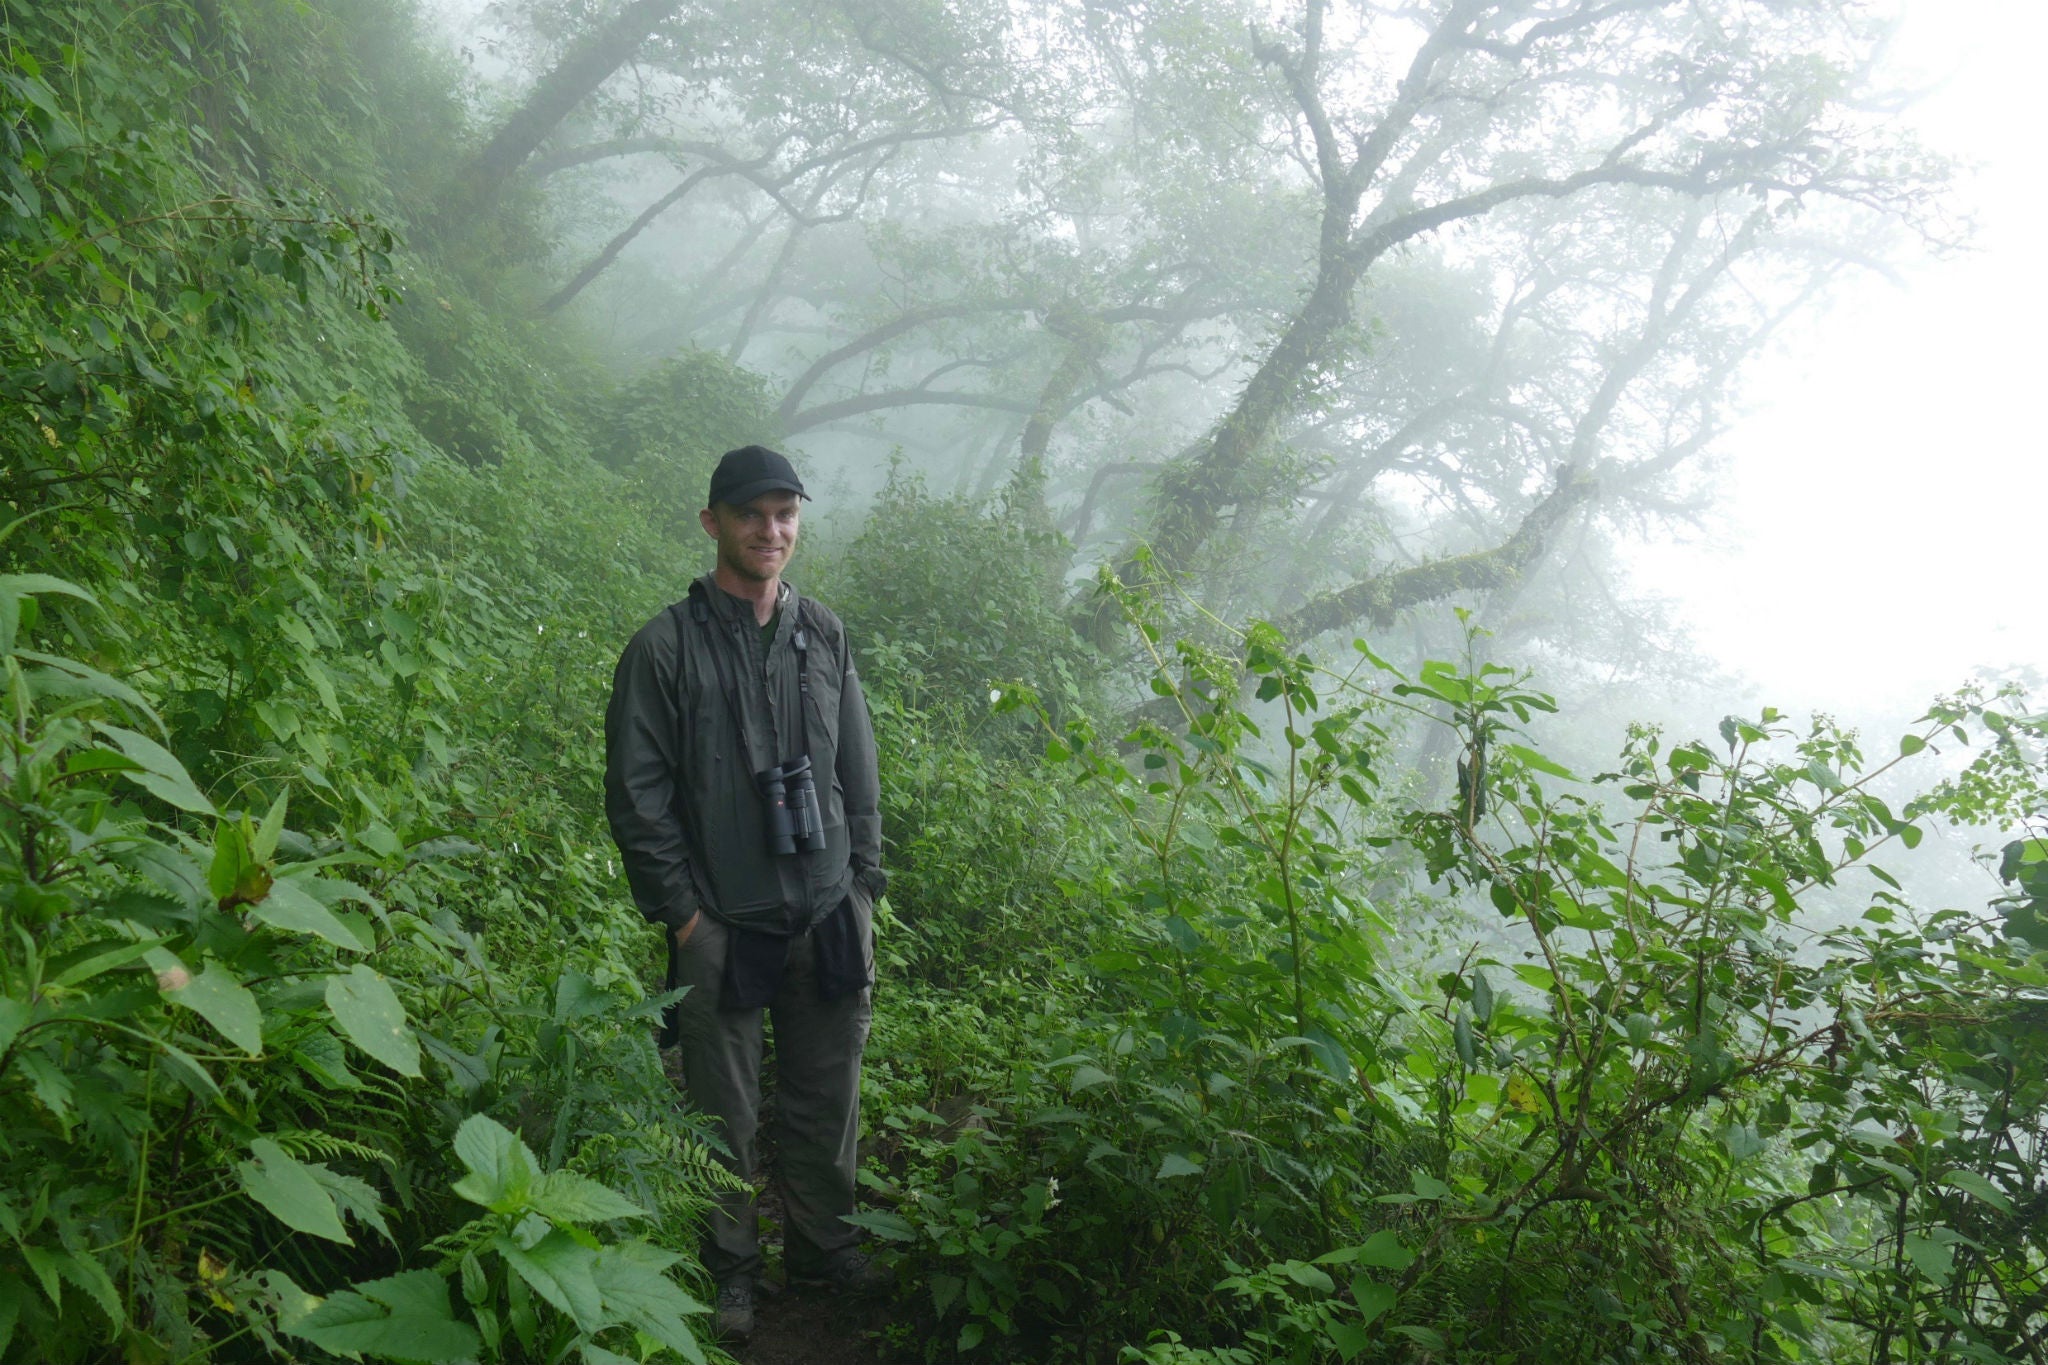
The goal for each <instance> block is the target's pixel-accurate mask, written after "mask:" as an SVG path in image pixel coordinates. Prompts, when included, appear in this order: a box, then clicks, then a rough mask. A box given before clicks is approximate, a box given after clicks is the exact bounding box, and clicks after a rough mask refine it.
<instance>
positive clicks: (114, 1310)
mask: <svg viewBox="0 0 2048 1365" xmlns="http://www.w3.org/2000/svg"><path fill="white" fill-rule="evenodd" d="M21 1250H22V1255H23V1256H24V1258H25V1259H26V1260H27V1261H28V1263H29V1266H30V1268H31V1269H33V1270H34V1271H35V1272H36V1276H37V1278H38V1279H40V1280H41V1281H42V1282H43V1292H44V1293H46V1294H48V1295H49V1296H50V1302H51V1304H52V1305H54V1306H56V1307H58V1308H62V1306H63V1305H62V1303H61V1302H60V1301H59V1298H58V1295H59V1293H60V1292H61V1289H62V1286H61V1284H60V1283H59V1281H60V1280H69V1281H71V1283H73V1284H75V1285H77V1286H78V1287H79V1288H80V1289H83V1290H84V1291H85V1292H86V1295H87V1296H88V1297H89V1298H91V1299H92V1301H93V1302H94V1303H95V1304H96V1305H98V1307H99V1310H100V1312H102V1313H104V1314H106V1316H107V1321H108V1322H111V1323H112V1324H113V1325H114V1326H116V1327H119V1326H121V1325H122V1324H124V1323H125V1322H127V1320H128V1315H127V1314H126V1313H124V1312H122V1311H121V1293H120V1291H119V1290H118V1289H116V1288H115V1287H114V1281H113V1280H112V1279H111V1278H109V1276H108V1275H107V1272H106V1268H105V1267H104V1266H102V1265H101V1264H100V1263H99V1262H98V1261H97V1260H95V1259H94V1258H93V1257H92V1256H90V1255H89V1254H87V1253H86V1252H83V1251H60V1250H55V1249H51V1248H45V1247H38V1246H29V1247H23V1248H22V1249H21Z"/></svg>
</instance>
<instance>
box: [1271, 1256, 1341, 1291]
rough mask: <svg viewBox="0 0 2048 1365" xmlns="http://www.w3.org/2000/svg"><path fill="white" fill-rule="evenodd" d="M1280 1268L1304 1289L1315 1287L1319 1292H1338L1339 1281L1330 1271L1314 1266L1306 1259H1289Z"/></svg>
mask: <svg viewBox="0 0 2048 1365" xmlns="http://www.w3.org/2000/svg"><path fill="white" fill-rule="evenodd" d="M1280 1268H1281V1269H1282V1270H1283V1271H1285V1272H1286V1274H1287V1278H1288V1279H1290V1280H1292V1281H1294V1282H1295V1283H1296V1284H1298V1285H1300V1286H1301V1287H1302V1288H1303V1289H1313V1290H1315V1291H1316V1292H1317V1293H1318V1294H1334V1293H1336V1292H1337V1282H1336V1281H1335V1280H1333V1279H1331V1278H1330V1272H1329V1271H1327V1270H1324V1269H1322V1268H1321V1267H1319V1266H1312V1265H1310V1264H1308V1263H1307V1262H1305V1261H1287V1262H1285V1263H1283V1264H1282V1265H1281V1267H1280Z"/></svg>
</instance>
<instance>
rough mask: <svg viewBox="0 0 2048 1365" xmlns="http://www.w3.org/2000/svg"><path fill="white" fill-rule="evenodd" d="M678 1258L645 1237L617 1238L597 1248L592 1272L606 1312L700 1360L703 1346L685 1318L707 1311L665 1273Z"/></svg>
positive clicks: (698, 1364) (696, 1363) (700, 1363)
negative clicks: (612, 1242) (615, 1241)
mask: <svg viewBox="0 0 2048 1365" xmlns="http://www.w3.org/2000/svg"><path fill="white" fill-rule="evenodd" d="M675 1261H676V1258H675V1257H674V1256H672V1255H670V1254H668V1253H666V1252H663V1251H657V1250H656V1249H655V1248H653V1247H651V1246H649V1245H647V1244H646V1243H645V1242H621V1243H618V1244H617V1245H614V1246H608V1247H605V1248H603V1249H602V1250H600V1251H599V1252H598V1253H597V1262H596V1264H595V1265H594V1266H592V1268H591V1278H592V1279H594V1280H595V1281H596V1282H597V1289H598V1292H599V1293H600V1294H602V1295H603V1296H604V1306H605V1310H606V1312H608V1313H610V1314H611V1315H613V1316H614V1317H618V1318H621V1319H623V1320H624V1321H625V1322H626V1323H627V1324H628V1325H629V1326H631V1327H635V1328H637V1329H639V1330H640V1331H642V1332H645V1333H646V1334H647V1335H648V1336H650V1337H653V1338H654V1339H655V1340H656V1341H658V1342H660V1343H661V1344H662V1345H664V1346H666V1347H668V1348H669V1349H670V1350H671V1351H675V1352H677V1353H678V1354H680V1355H681V1356H682V1357H683V1358H684V1359H685V1360H688V1361H690V1362H691V1365H704V1349H703V1348H702V1347H701V1346H699V1345H698V1344H697V1338H696V1335H695V1334H694V1333H692V1332H691V1331H690V1326H689V1324H688V1323H686V1322H684V1321H683V1319H684V1318H686V1317H689V1316H691V1315H693V1314H697V1313H705V1312H708V1311H710V1310H709V1309H707V1308H706V1307H705V1306H704V1305H703V1304H701V1303H699V1302H697V1301H696V1300H695V1299H693V1298H691V1297H690V1296H689V1295H688V1294H685V1293H684V1292H683V1291H682V1290H681V1289H680V1288H678V1287H677V1285H676V1283H675V1281H673V1280H671V1279H669V1277H668V1273H667V1272H668V1268H669V1267H670V1266H671V1265H673V1264H675Z"/></svg>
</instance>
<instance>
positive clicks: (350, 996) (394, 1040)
mask: <svg viewBox="0 0 2048 1365" xmlns="http://www.w3.org/2000/svg"><path fill="white" fill-rule="evenodd" d="M327 1008H328V1009H330V1010H332V1011H333V1012H334V1022H335V1023H337V1024H339V1025H341V1031H342V1032H343V1033H345V1034H347V1035H348V1040H349V1041H350V1042H352V1043H354V1044H355V1045H356V1046H357V1047H359V1048H361V1049H362V1050H363V1051H365V1052H367V1053H369V1054H370V1055H371V1056H372V1057H375V1058H376V1059H377V1060H378V1061H380V1062H382V1063H384V1065H386V1066H388V1067H390V1068H391V1069H392V1070H393V1071H396V1072H397V1073H398V1074H399V1075H401V1076H417V1075H419V1074H420V1040H419V1035H418V1034H416V1033H414V1032H413V1031H412V1027H411V1025H409V1024H407V1023H406V1021H405V1006H403V1005H401V1004H399V1003H398V996H397V994H396V993H395V992H394V991H393V990H392V989H391V983H390V982H388V981H386V980H385V979H384V978H383V977H382V976H379V975H378V974H377V973H376V972H375V971H374V970H372V969H371V968H369V967H367V966H365V965H364V964H362V963H360V962H358V963H357V964H356V965H355V966H354V967H351V968H350V969H349V971H348V974H347V975H345V976H330V977H328V978H327ZM465 1126H467V1125H465Z"/></svg>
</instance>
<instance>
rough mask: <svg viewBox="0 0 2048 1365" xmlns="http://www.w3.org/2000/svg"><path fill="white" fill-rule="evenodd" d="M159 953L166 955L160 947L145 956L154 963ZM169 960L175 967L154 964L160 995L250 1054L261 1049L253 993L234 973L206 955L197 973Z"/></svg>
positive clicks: (259, 1022)
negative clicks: (204, 963) (200, 969)
mask: <svg viewBox="0 0 2048 1365" xmlns="http://www.w3.org/2000/svg"><path fill="white" fill-rule="evenodd" d="M159 954H161V955H162V956H163V957H170V954H169V953H168V952H166V951H165V950H163V949H161V948H156V949H152V950H150V952H148V953H147V954H145V957H147V959H148V960H149V962H150V964H151V965H152V966H157V963H158V961H159ZM170 961H171V962H172V963H173V964H176V969H175V970H166V969H165V968H164V967H161V966H159V967H158V968H157V989H158V990H160V991H162V992H163V995H164V999H166V1000H169V1001H172V1002H173V1003H175V1004H179V1005H183V1006H184V1007H185V1008H186V1009H188V1010H191V1011H192V1012H193V1013H194V1014H196V1015H198V1016H199V1017H200V1018H201V1019H204V1020H205V1021H206V1022H207V1023H209V1024H211V1025H213V1026H214V1028H216V1029H218V1030H219V1031H220V1035H221V1037H223V1038H225V1039H227V1040H228V1041H229V1042H231V1043H233V1044H234V1045H235V1046H236V1047H238V1048H240V1049H242V1051H244V1052H246V1053H248V1054H249V1055H250V1056H251V1057H254V1056H257V1055H259V1054H260V1053H261V1052H262V1051H263V1012H262V1011H261V1010H260V1009H258V1008H257V1007H256V997H255V996H253V995H251V994H249V991H248V989H247V988H246V987H245V986H243V985H242V983H241V981H240V980H238V979H237V978H236V976H235V974H234V973H233V972H231V971H229V970H228V969H227V968H226V967H223V966H221V965H220V963H218V962H215V961H213V960H212V959H210V958H209V959H208V960H207V963H206V969H205V970H204V971H202V972H200V973H199V975H197V976H193V975H192V974H191V973H190V972H188V971H186V970H185V968H184V964H183V963H180V962H178V960H177V959H176V958H175V957H170Z"/></svg>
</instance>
